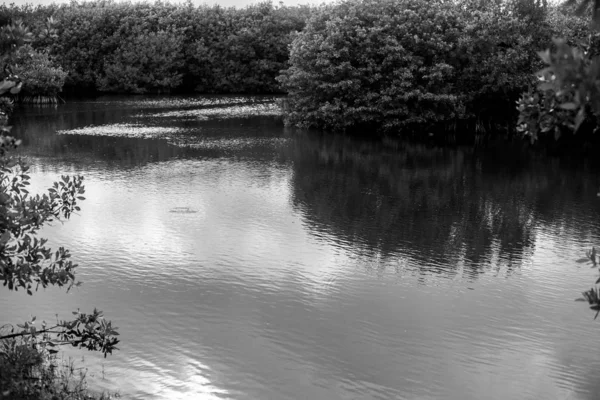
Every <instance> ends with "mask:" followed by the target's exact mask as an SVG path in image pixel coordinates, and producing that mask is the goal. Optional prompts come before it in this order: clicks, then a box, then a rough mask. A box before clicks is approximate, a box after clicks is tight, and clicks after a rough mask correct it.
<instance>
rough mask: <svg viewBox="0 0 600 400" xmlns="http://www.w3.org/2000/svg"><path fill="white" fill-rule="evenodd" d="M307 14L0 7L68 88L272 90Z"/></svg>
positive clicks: (263, 8)
mask: <svg viewBox="0 0 600 400" xmlns="http://www.w3.org/2000/svg"><path fill="white" fill-rule="evenodd" d="M309 11H310V8H309V7H303V6H300V7H285V6H274V5H273V4H272V3H270V2H265V3H258V4H256V5H252V6H249V7H247V8H244V9H235V8H222V7H220V6H205V5H202V6H194V5H193V4H192V3H191V2H188V3H185V4H170V3H163V2H156V3H147V2H114V1H110V0H109V1H104V0H99V1H93V2H82V3H77V2H71V3H70V4H61V5H49V6H38V7H35V8H34V7H32V6H22V7H19V6H14V5H10V6H6V5H3V6H0V23H1V22H2V21H3V20H5V21H7V22H8V21H14V20H17V19H18V20H22V21H24V23H25V24H26V26H28V27H30V29H31V31H32V32H33V36H34V40H33V46H34V48H36V49H45V50H47V51H48V53H49V54H50V56H52V57H55V58H56V61H57V62H58V63H59V65H60V66H61V67H62V68H63V69H64V70H65V71H68V76H67V80H66V85H67V87H68V88H69V89H70V90H78V91H88V92H89V90H101V91H108V92H124V93H142V92H168V91H173V90H178V91H187V92H191V91H200V92H218V93H234V92H237V93H242V92H244V93H258V92H262V93H274V92H280V91H281V89H280V87H279V84H278V83H277V81H276V80H275V78H276V76H277V75H278V73H279V71H280V70H281V69H283V68H286V67H287V60H288V45H289V44H290V43H291V41H292V38H293V36H294V34H295V33H296V32H297V31H300V30H301V29H302V28H303V26H304V23H305V20H306V18H307V16H308V13H309ZM50 18H51V20H50Z"/></svg>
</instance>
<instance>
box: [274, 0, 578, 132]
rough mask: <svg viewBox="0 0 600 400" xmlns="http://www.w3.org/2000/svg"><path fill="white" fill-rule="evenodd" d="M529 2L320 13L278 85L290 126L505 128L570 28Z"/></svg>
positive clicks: (367, 3)
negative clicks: (555, 41) (556, 37)
mask: <svg viewBox="0 0 600 400" xmlns="http://www.w3.org/2000/svg"><path fill="white" fill-rule="evenodd" d="M522 3H523V4H522ZM524 3H527V2H525V1H521V2H512V3H502V2H486V3H483V2H479V1H471V0H462V1H459V2H456V3H447V2H442V1H434V2H426V1H424V0H400V1H391V0H349V1H346V2H342V3H339V4H336V5H332V6H325V7H322V8H321V9H320V10H319V11H318V12H317V13H316V15H314V16H313V17H312V18H311V19H310V20H309V22H308V23H307V26H306V28H305V30H304V31H303V32H301V33H300V34H299V35H297V37H296V38H295V39H294V42H293V43H292V46H291V54H290V68H288V69H287V70H286V71H284V72H283V73H282V75H281V77H280V78H279V79H280V81H281V83H282V85H283V88H284V89H285V90H287V91H288V93H289V99H288V101H287V104H286V114H287V117H286V120H287V122H288V123H291V124H295V125H300V126H309V127H317V128H325V129H333V130H348V129H357V128H359V129H360V128H364V127H369V128H375V129H378V130H381V131H382V132H389V131H396V130H398V129H400V130H403V131H411V130H419V131H425V132H429V131H430V130H432V129H443V130H447V129H457V127H459V126H463V127H464V126H466V125H468V124H471V123H472V122H476V124H475V126H481V125H482V124H481V123H480V122H485V123H487V124H488V125H492V126H498V124H500V123H501V124H502V125H503V126H505V127H506V128H507V129H508V128H509V127H512V125H513V124H514V122H513V121H515V120H516V118H517V113H516V111H515V107H514V104H515V101H517V99H518V98H519V95H520V94H521V93H522V92H523V91H524V90H526V89H527V87H528V86H529V85H531V84H532V83H533V82H534V77H533V73H534V72H535V71H536V70H538V69H539V68H541V67H542V63H541V60H539V57H538V56H537V51H538V50H539V49H540V48H542V47H544V46H546V45H547V44H548V43H549V41H550V39H551V37H552V36H553V34H554V33H555V32H556V31H559V30H567V29H568V27H569V25H568V24H569V22H570V21H569V20H568V19H567V18H566V17H563V15H562V14H558V13H556V12H554V11H551V10H548V9H547V8H546V6H544V5H543V4H524ZM549 15H551V16H552V19H551V20H548V21H547V19H548V18H549ZM554 22H558V23H559V24H558V26H555V25H554ZM576 27H577V28H579V27H581V24H579V25H576ZM452 127H453V128H452Z"/></svg>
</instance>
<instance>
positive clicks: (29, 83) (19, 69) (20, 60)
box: [12, 44, 67, 96]
mask: <svg viewBox="0 0 600 400" xmlns="http://www.w3.org/2000/svg"><path fill="white" fill-rule="evenodd" d="M12 63H13V64H14V65H15V68H14V72H15V74H17V75H18V76H19V77H20V78H21V79H22V80H23V82H24V85H23V90H22V91H21V94H22V95H23V96H56V95H58V93H60V92H61V91H62V88H63V85H64V84H65V78H66V76H67V73H66V72H65V71H63V69H62V68H61V67H60V66H57V65H56V64H55V63H54V62H53V61H52V60H51V59H50V57H49V56H48V54H47V53H44V52H40V51H38V50H35V49H34V48H33V47H31V45H29V44H27V45H24V46H21V47H20V48H19V49H17V50H16V51H15V55H14V57H13V59H12Z"/></svg>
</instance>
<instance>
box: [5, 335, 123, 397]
mask: <svg viewBox="0 0 600 400" xmlns="http://www.w3.org/2000/svg"><path fill="white" fill-rule="evenodd" d="M58 354H59V353H57V352H54V350H53V349H50V351H49V350H48V349H47V348H46V347H45V346H43V345H41V344H40V343H39V342H38V341H36V340H35V339H31V338H28V339H24V338H11V339H3V340H0V400H9V399H10V400H34V399H35V400H109V399H114V398H118V397H120V396H119V395H118V394H107V393H100V394H98V393H93V392H91V391H90V390H89V389H88V387H87V381H86V378H87V376H86V375H87V369H86V368H83V367H76V365H75V362H74V361H73V360H72V359H69V360H65V359H64V358H62V357H59V356H58Z"/></svg>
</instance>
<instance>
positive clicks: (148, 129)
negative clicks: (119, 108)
mask: <svg viewBox="0 0 600 400" xmlns="http://www.w3.org/2000/svg"><path fill="white" fill-rule="evenodd" d="M181 130H182V129H181V128H172V127H164V126H146V125H141V124H111V125H96V126H94V125H90V126H86V127H84V128H79V129H70V130H62V131H58V132H56V133H57V134H59V135H89V136H118V137H130V138H142V139H149V138H162V139H170V135H173V134H175V133H177V132H181Z"/></svg>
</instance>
